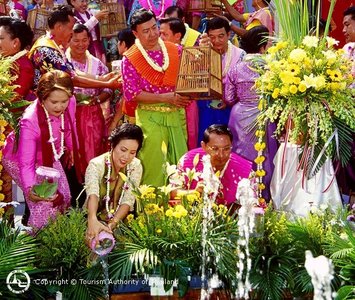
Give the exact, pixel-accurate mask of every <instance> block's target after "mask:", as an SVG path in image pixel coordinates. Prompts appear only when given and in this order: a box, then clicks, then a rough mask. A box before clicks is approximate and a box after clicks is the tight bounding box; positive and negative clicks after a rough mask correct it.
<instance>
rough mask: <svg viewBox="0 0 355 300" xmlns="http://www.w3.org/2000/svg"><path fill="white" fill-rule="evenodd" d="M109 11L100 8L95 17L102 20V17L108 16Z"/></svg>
mask: <svg viewBox="0 0 355 300" xmlns="http://www.w3.org/2000/svg"><path fill="white" fill-rule="evenodd" d="M109 13H110V12H109V11H108V10H106V9H105V10H100V11H99V12H98V13H96V14H95V18H96V19H98V20H99V21H101V20H102V19H105V18H107V17H108V15H109Z"/></svg>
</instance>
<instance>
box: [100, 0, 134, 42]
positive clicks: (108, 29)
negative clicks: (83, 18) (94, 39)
mask: <svg viewBox="0 0 355 300" xmlns="http://www.w3.org/2000/svg"><path fill="white" fill-rule="evenodd" d="M99 6H100V10H108V11H109V15H108V17H107V18H104V19H102V20H101V21H100V35H101V37H113V36H117V33H118V32H119V31H120V30H122V29H125V28H126V27H127V23H126V14H125V8H124V3H123V0H109V1H108V2H106V1H105V2H104V1H101V2H100V3H99Z"/></svg>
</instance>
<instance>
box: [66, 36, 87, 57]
mask: <svg viewBox="0 0 355 300" xmlns="http://www.w3.org/2000/svg"><path fill="white" fill-rule="evenodd" d="M89 44H90V38H89V36H88V33H87V32H86V31H85V30H84V31H83V32H80V33H74V34H73V37H72V38H71V40H70V44H69V45H70V50H71V52H72V54H74V55H73V56H78V55H79V56H80V55H84V54H85V51H86V50H87V49H88V48H89Z"/></svg>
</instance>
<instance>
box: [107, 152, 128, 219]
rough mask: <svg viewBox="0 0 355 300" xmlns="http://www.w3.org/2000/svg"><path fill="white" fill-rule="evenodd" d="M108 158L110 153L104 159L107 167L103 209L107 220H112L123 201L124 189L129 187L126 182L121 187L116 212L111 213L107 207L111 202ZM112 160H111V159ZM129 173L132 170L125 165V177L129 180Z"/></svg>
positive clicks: (109, 163)
mask: <svg viewBox="0 0 355 300" xmlns="http://www.w3.org/2000/svg"><path fill="white" fill-rule="evenodd" d="M110 157H112V151H110V152H109V155H108V156H107V157H106V162H105V163H106V165H107V174H106V196H105V207H106V211H107V216H108V217H109V219H112V218H113V217H114V215H115V214H116V212H117V211H118V209H119V207H120V205H121V201H122V199H123V195H124V192H125V190H126V189H128V187H129V185H128V183H127V182H125V183H124V184H123V186H122V192H121V196H120V199H119V201H118V204H117V207H116V210H115V211H114V212H113V213H112V212H111V210H110V206H109V204H110V203H109V202H110V200H111V197H110V185H111V167H112V164H111V161H110ZM112 160H113V158H112ZM131 171H132V169H131V168H130V167H129V165H127V177H128V178H130V175H131Z"/></svg>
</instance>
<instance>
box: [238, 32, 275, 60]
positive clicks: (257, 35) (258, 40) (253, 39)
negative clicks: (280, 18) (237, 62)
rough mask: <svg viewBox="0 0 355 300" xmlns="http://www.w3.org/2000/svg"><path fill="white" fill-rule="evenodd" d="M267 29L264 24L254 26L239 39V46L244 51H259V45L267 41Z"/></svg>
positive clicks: (264, 44)
mask: <svg viewBox="0 0 355 300" xmlns="http://www.w3.org/2000/svg"><path fill="white" fill-rule="evenodd" d="M269 34H270V33H269V30H268V29H267V27H266V26H264V25H259V26H255V27H253V28H251V29H249V30H247V32H246V33H245V34H244V36H243V37H242V38H241V39H240V42H239V47H240V48H241V49H243V50H244V51H245V52H246V53H259V51H260V49H261V47H263V46H266V44H267V43H268V36H269Z"/></svg>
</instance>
